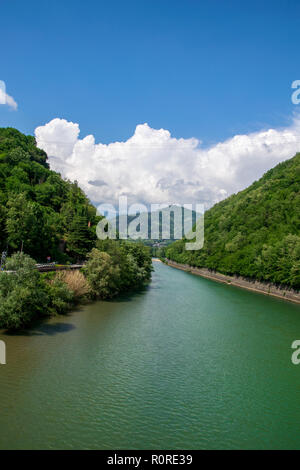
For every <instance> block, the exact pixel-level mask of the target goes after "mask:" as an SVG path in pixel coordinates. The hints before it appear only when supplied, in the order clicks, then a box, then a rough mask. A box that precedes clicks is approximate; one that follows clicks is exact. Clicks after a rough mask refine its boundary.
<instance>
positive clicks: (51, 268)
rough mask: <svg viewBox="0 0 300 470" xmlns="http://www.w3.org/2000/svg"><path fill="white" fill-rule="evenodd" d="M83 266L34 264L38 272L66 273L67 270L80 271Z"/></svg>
mask: <svg viewBox="0 0 300 470" xmlns="http://www.w3.org/2000/svg"><path fill="white" fill-rule="evenodd" d="M82 266H84V265H83V264H55V263H45V264H36V268H37V270H38V271H40V272H47V271H66V270H68V269H81V268H82Z"/></svg>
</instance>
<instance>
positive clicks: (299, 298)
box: [165, 259, 300, 304]
mask: <svg viewBox="0 0 300 470" xmlns="http://www.w3.org/2000/svg"><path fill="white" fill-rule="evenodd" d="M165 262H166V264H167V265H168V266H171V267H172V268H177V269H181V270H183V271H187V272H190V273H191V274H196V275H197V276H201V277H205V278H207V279H212V280H213V281H218V282H222V283H224V284H229V285H231V286H235V287H240V288H241V289H247V290H251V291H253V292H258V293H260V294H265V295H270V296H272V297H277V298H279V299H283V300H288V301H289V302H294V303H297V304H300V293H299V292H297V291H295V290H293V289H284V288H280V287H278V286H276V285H274V284H272V283H267V282H266V283H264V282H259V281H255V280H253V281H251V280H249V279H246V278H244V277H242V276H229V275H226V274H221V273H218V272H214V271H210V270H209V269H206V268H195V267H193V266H189V265H188V264H181V263H176V261H172V260H169V259H166V260H165Z"/></svg>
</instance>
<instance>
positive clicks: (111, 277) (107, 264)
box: [84, 240, 152, 299]
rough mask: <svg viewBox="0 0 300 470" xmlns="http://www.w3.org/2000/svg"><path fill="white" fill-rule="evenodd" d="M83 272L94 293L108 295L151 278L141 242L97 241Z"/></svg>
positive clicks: (145, 248)
mask: <svg viewBox="0 0 300 470" xmlns="http://www.w3.org/2000/svg"><path fill="white" fill-rule="evenodd" d="M97 246H98V248H94V249H93V250H92V251H91V253H90V254H89V255H88V262H87V263H86V265H85V267H84V272H85V275H86V277H87V280H88V282H89V284H90V286H91V289H92V293H93V295H94V296H95V297H99V298H102V299H107V298H111V297H113V296H115V295H117V294H119V293H120V292H124V291H129V290H132V289H134V288H137V287H140V286H142V285H143V284H144V283H145V282H147V281H149V280H150V278H151V271H152V263H151V256H150V251H149V249H148V248H147V247H145V246H143V244H141V243H130V242H121V241H112V240H105V241H98V242H97Z"/></svg>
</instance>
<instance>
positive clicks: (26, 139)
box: [0, 128, 99, 261]
mask: <svg viewBox="0 0 300 470" xmlns="http://www.w3.org/2000/svg"><path fill="white" fill-rule="evenodd" d="M98 220H99V218H98V217H97V216H96V209H95V207H94V206H92V205H91V203H90V202H89V200H88V199H87V197H86V196H85V194H84V193H83V191H82V190H81V189H80V188H79V187H78V185H77V183H76V182H75V183H71V182H68V181H65V180H63V179H62V178H61V176H60V175H59V174H57V173H55V172H54V171H51V170H50V169H49V165H48V163H47V155H46V153H45V152H44V151H43V150H40V149H38V148H37V147H36V144H35V139H34V137H32V136H25V135H24V134H22V133H20V132H19V131H17V130H16V129H12V128H5V129H3V128H2V129H0V250H1V251H2V250H7V249H8V252H9V253H12V252H14V251H18V250H20V249H21V248H23V250H24V252H26V253H28V254H29V255H30V256H32V257H33V258H34V259H36V260H38V261H46V257H47V256H51V258H52V260H56V261H67V260H70V261H71V260H78V259H83V258H85V256H86V254H87V253H88V252H89V251H90V250H91V249H92V248H93V246H94V244H95V241H96V234H95V233H96V232H95V227H96V224H97V222H98Z"/></svg>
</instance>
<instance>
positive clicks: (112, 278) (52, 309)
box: [0, 240, 152, 330]
mask: <svg viewBox="0 0 300 470" xmlns="http://www.w3.org/2000/svg"><path fill="white" fill-rule="evenodd" d="M5 268H6V269H7V270H12V271H15V273H6V272H1V273H0V328H3V329H7V330H17V329H20V328H24V327H26V326H28V325H30V324H31V323H32V321H34V320H36V319H39V318H43V317H47V316H51V315H57V314H65V313H66V312H68V311H69V310H70V309H71V308H74V306H75V305H76V304H78V303H82V302H86V301H89V300H95V299H109V298H112V297H114V296H116V295H118V294H120V293H121V292H124V291H130V290H133V289H138V288H140V287H141V286H143V285H144V284H145V283H146V282H148V281H149V280H150V279H151V271H152V263H151V256H150V252H149V250H148V249H147V248H146V247H144V246H143V245H140V244H138V243H129V242H120V241H111V240H106V241H101V242H100V241H99V242H98V243H97V248H93V249H92V251H91V252H90V253H89V254H88V256H87V262H86V264H85V266H84V268H82V270H80V271H60V272H57V273H54V272H53V273H47V274H41V273H39V272H38V271H37V269H36V267H35V260H33V259H32V258H31V257H30V256H29V255H27V254H24V253H15V254H14V255H13V256H11V257H10V258H8V259H7V260H6V265H5Z"/></svg>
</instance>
